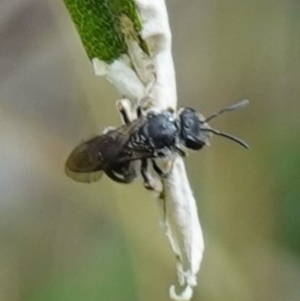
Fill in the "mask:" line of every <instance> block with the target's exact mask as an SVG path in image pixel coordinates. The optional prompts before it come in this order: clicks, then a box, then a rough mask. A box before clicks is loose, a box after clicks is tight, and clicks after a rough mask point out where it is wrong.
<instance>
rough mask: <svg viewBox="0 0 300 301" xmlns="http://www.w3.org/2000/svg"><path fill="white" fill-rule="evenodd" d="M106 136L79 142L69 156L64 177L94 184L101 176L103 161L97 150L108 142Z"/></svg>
mask: <svg viewBox="0 0 300 301" xmlns="http://www.w3.org/2000/svg"><path fill="white" fill-rule="evenodd" d="M108 137H109V136H107V135H102V136H96V137H94V138H92V139H90V140H88V141H84V142H81V143H80V144H79V145H78V146H77V147H75V149H74V150H73V151H72V152H71V154H70V155H69V157H68V159H67V162H66V165H65V173H66V175H67V176H68V177H69V178H71V179H73V180H75V181H77V182H83V183H89V182H95V181H97V180H99V179H100V178H101V176H102V174H103V167H104V160H103V156H102V155H101V152H99V149H101V148H103V145H105V144H106V143H107V142H108V140H109V139H108Z"/></svg>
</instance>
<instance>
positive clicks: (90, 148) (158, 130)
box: [65, 111, 184, 188]
mask: <svg viewBox="0 0 300 301" xmlns="http://www.w3.org/2000/svg"><path fill="white" fill-rule="evenodd" d="M121 114H122V115H123V119H124V121H125V125H123V126H121V127H119V128H117V129H113V130H110V131H108V132H107V133H105V134H103V135H101V136H96V137H94V138H92V139H90V140H88V141H85V142H82V143H80V144H79V145H78V146H77V147H76V148H75V149H74V150H73V151H72V153H71V154H70V156H69V157H68V159H67V162H66V165H65V172H66V174H67V176H69V177H70V178H72V179H74V180H75V181H78V182H93V181H97V180H98V179H100V178H101V176H102V174H103V172H105V173H106V175H107V176H108V177H110V178H111V179H112V180H114V181H116V182H120V183H131V182H132V181H133V179H134V178H135V177H136V166H135V161H139V160H140V161H141V174H142V176H143V178H144V182H145V186H146V187H149V188H150V185H149V182H150V180H149V175H148V172H147V169H148V161H147V160H148V159H154V158H158V157H167V156H168V155H171V154H174V153H176V152H177V153H179V154H180V155H183V154H184V151H183V150H181V149H180V148H179V147H178V146H177V145H179V139H180V138H179V135H178V132H179V123H178V120H177V119H176V117H175V116H174V114H173V113H172V112H171V111H165V112H162V113H159V114H158V113H154V112H150V113H148V114H147V115H146V116H143V115H142V113H141V112H140V113H139V114H138V115H139V117H138V118H137V119H136V120H134V121H132V122H130V121H129V118H128V117H127V115H126V113H125V111H121ZM151 161H152V164H153V168H154V170H155V171H156V172H157V173H158V174H159V175H160V176H164V173H163V172H162V171H161V169H160V168H159V167H158V166H157V164H156V162H155V161H154V160H151Z"/></svg>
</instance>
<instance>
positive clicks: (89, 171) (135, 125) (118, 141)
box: [65, 118, 145, 183]
mask: <svg viewBox="0 0 300 301" xmlns="http://www.w3.org/2000/svg"><path fill="white" fill-rule="evenodd" d="M144 122H145V118H139V119H136V120H135V121H133V122H132V123H130V124H128V125H124V126H121V127H119V128H117V129H116V130H111V131H109V132H108V133H106V134H104V135H101V136H96V137H94V138H92V139H90V140H87V141H84V142H82V143H80V144H79V145H78V146H77V147H76V148H75V149H74V150H73V151H72V152H71V154H70V155H69V157H68V159H67V162H66V164H65V173H66V175H67V176H68V177H69V178H71V179H73V180H75V181H77V182H83V183H90V182H95V181H97V180H99V179H100V178H101V176H102V174H103V171H104V170H105V169H106V168H107V167H108V166H110V165H111V164H113V163H115V162H116V161H118V156H119V154H120V152H121V151H122V149H123V148H124V147H125V146H126V144H127V143H128V141H129V139H130V135H131V134H132V133H133V132H134V131H136V130H138V129H139V128H140V127H141V126H142V125H143V124H144Z"/></svg>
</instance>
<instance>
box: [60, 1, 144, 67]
mask: <svg viewBox="0 0 300 301" xmlns="http://www.w3.org/2000/svg"><path fill="white" fill-rule="evenodd" d="M63 1H64V3H65V5H66V7H67V9H68V11H69V13H70V15H71V18H72V20H73V22H74V23H75V25H76V28H77V31H78V33H79V35H80V37H81V40H82V43H83V45H84V47H85V50H86V52H87V55H88V57H89V58H90V59H93V58H98V59H100V60H102V61H105V62H108V63H111V62H112V61H114V60H115V59H117V58H119V57H120V56H121V55H122V54H125V53H127V45H126V43H125V39H124V35H123V33H122V27H121V22H120V20H121V18H122V16H124V15H126V16H127V17H128V18H129V19H130V20H131V21H132V24H133V27H134V30H135V31H136V34H137V37H138V39H139V44H140V46H141V48H142V49H143V50H144V51H145V52H146V53H148V51H147V46H146V44H145V42H144V41H142V39H141V38H140V35H139V32H140V30H141V29H142V24H141V21H140V18H139V14H138V11H137V7H136V4H135V2H134V0H63Z"/></svg>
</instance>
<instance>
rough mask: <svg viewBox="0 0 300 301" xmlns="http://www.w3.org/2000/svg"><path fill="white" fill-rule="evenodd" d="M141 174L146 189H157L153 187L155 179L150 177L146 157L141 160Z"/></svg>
mask: <svg viewBox="0 0 300 301" xmlns="http://www.w3.org/2000/svg"><path fill="white" fill-rule="evenodd" d="M141 175H142V177H143V180H144V187H145V188H146V189H148V190H157V189H156V188H155V187H156V186H157V185H156V183H154V182H155V180H154V179H153V178H152V177H151V175H150V174H149V172H148V161H147V159H142V160H141Z"/></svg>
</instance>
